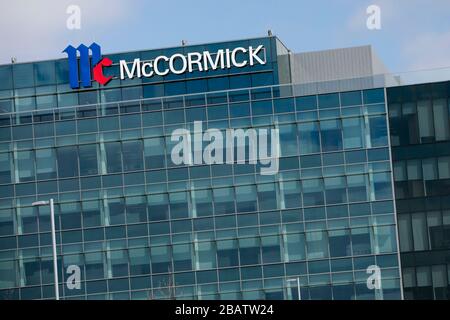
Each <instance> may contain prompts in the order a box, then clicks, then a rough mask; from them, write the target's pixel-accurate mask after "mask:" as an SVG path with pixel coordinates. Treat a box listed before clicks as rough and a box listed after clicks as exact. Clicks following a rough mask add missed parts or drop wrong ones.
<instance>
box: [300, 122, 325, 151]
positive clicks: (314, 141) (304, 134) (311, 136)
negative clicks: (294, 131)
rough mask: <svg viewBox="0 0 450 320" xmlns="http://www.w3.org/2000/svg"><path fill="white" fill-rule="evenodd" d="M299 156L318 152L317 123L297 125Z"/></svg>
mask: <svg viewBox="0 0 450 320" xmlns="http://www.w3.org/2000/svg"><path fill="white" fill-rule="evenodd" d="M298 131H299V138H300V154H310V153H317V152H320V138H319V125H318V123H317V122H309V123H300V124H298Z"/></svg>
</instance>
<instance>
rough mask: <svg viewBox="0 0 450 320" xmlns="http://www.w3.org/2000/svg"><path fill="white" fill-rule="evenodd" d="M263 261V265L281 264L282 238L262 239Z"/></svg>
mask: <svg viewBox="0 0 450 320" xmlns="http://www.w3.org/2000/svg"><path fill="white" fill-rule="evenodd" d="M261 245H262V248H261V250H262V259H263V263H272V262H281V251H280V237H279V236H273V237H262V238H261Z"/></svg>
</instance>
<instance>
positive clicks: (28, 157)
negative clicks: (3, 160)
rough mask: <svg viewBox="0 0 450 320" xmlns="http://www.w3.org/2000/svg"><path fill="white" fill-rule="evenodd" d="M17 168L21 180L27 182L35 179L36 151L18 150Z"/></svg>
mask: <svg viewBox="0 0 450 320" xmlns="http://www.w3.org/2000/svg"><path fill="white" fill-rule="evenodd" d="M17 168H18V174H19V181H17V182H25V181H32V180H34V179H35V178H34V153H33V151H19V152H17Z"/></svg>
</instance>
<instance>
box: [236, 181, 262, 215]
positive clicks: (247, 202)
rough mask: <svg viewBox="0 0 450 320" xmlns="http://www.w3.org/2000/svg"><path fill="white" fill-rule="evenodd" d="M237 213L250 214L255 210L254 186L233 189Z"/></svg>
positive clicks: (255, 196) (255, 195)
mask: <svg viewBox="0 0 450 320" xmlns="http://www.w3.org/2000/svg"><path fill="white" fill-rule="evenodd" d="M235 191H236V192H235V193H236V210H237V212H250V211H256V209H257V194H256V187H255V186H240V187H235Z"/></svg>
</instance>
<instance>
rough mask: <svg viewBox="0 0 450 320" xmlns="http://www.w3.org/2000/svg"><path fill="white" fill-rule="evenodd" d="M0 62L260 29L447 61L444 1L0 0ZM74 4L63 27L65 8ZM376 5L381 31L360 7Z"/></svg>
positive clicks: (414, 64) (289, 39)
mask: <svg viewBox="0 0 450 320" xmlns="http://www.w3.org/2000/svg"><path fill="white" fill-rule="evenodd" d="M0 3H1V4H0V30H1V31H0V43H2V45H1V47H2V49H1V50H0V63H8V62H9V61H10V58H11V57H12V56H15V57H17V60H18V61H19V62H21V61H31V60H43V59H52V58H60V57H64V55H63V54H62V53H61V50H62V49H63V48H65V47H66V46H67V45H68V44H73V45H77V44H79V43H90V42H91V41H93V40H95V41H96V42H98V43H99V44H101V46H102V51H103V53H108V52H120V51H131V50H139V49H151V48H161V47H170V46H178V45H179V44H180V42H181V40H182V39H186V40H187V41H188V43H189V44H198V43H207V42H217V41H222V40H223V41H226V40H234V39H243V38H248V37H257V36H263V35H265V34H266V32H267V30H268V29H271V30H272V31H273V33H274V34H275V35H277V36H278V37H279V38H280V39H281V40H282V41H283V42H284V43H285V45H286V46H287V47H288V48H290V49H291V50H292V51H294V52H303V51H314V50H322V49H331V48H340V47H348V46H356V45H365V44H371V45H373V47H374V48H375V50H376V51H377V52H378V55H379V56H380V58H381V59H382V60H383V61H384V62H385V64H386V66H387V67H388V69H389V70H391V71H393V72H400V71H411V70H421V69H430V68H440V67H450V1H449V0H369V1H366V0H352V1H350V0H339V1H338V0H314V1H303V0H277V1H275V0H227V1H223V0H222V1H215V0H190V1H182V0H177V1H175V0H166V1H160V0H154V1H144V0H127V1H125V0H58V1H56V0H53V1H51V0H40V1H29V0H15V1H9V0H0ZM73 4H75V5H78V6H79V7H80V9H81V29H80V30H68V29H67V28H66V20H67V18H68V16H69V15H68V14H66V9H67V7H68V6H69V5H73ZM371 4H375V5H378V6H379V7H380V9H381V30H374V31H370V30H368V29H367V27H366V20H367V17H368V16H367V14H366V8H367V7H368V6H369V5H371Z"/></svg>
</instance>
